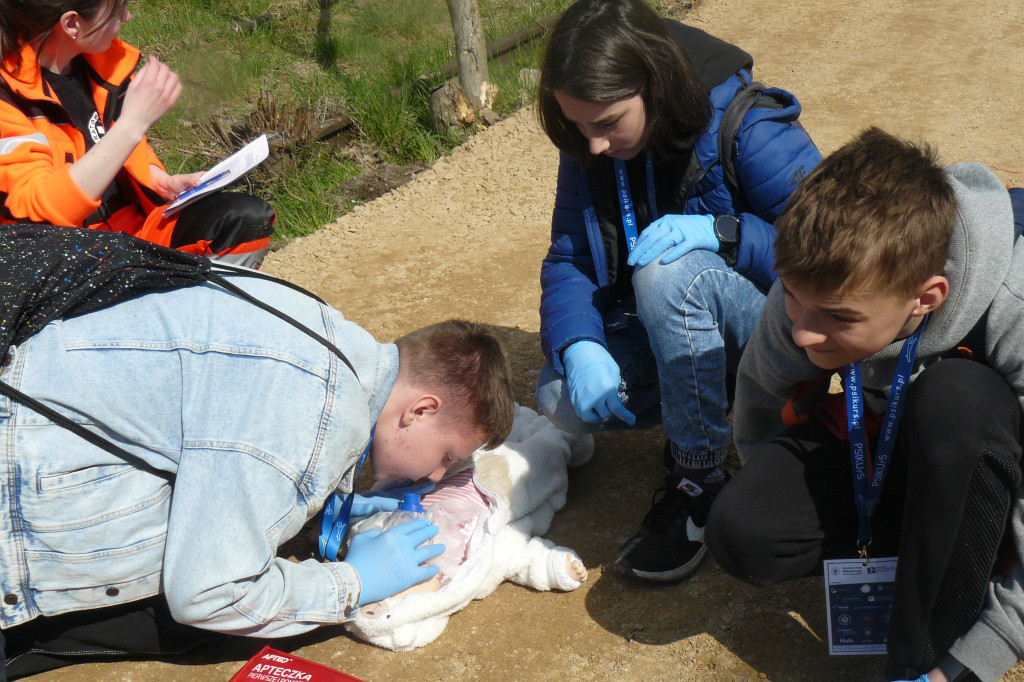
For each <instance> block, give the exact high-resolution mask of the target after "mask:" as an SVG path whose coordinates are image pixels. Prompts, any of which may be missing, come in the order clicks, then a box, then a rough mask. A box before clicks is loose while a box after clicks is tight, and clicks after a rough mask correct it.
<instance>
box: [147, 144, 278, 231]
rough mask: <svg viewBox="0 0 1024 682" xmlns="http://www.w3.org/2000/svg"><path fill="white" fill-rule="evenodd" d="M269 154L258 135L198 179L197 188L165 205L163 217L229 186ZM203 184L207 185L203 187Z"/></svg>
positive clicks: (266, 145) (267, 146)
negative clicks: (211, 179)
mask: <svg viewBox="0 0 1024 682" xmlns="http://www.w3.org/2000/svg"><path fill="white" fill-rule="evenodd" d="M269 154H270V147H269V145H268V144H267V136H266V135H260V136H259V137H257V138H256V139H255V140H253V141H252V142H250V143H249V144H247V145H245V146H244V147H242V148H241V149H239V150H238V151H237V152H235V153H234V154H232V155H231V156H229V157H228V158H226V159H224V160H223V161H221V162H220V163H218V164H217V165H216V166H214V167H213V168H211V169H210V170H208V171H206V172H205V173H203V175H202V177H200V178H199V185H198V186H196V187H194V188H192V189H190V190H185V191H184V192H182V193H181V194H179V195H178V196H177V197H176V198H175V199H174V201H172V202H171V203H169V204H167V206H166V207H165V208H164V215H165V216H166V215H174V214H175V213H177V212H178V211H180V210H181V209H183V208H185V207H186V206H188V205H189V204H191V203H192V202H193V201H195V200H196V199H199V198H201V197H204V196H206V195H207V194H209V193H210V192H216V191H217V190H219V189H221V188H222V187H226V186H228V185H230V184H231V183H232V182H234V181H235V180H237V179H238V178H240V177H242V176H243V175H245V174H246V173H248V172H249V171H250V170H252V169H253V168H255V167H256V166H258V165H260V164H261V163H262V162H263V160H264V159H266V158H267V156H268V155H269ZM218 175H220V177H217V176H218ZM210 178H214V180H213V181H212V182H210ZM203 183H209V184H205V185H204V184H203Z"/></svg>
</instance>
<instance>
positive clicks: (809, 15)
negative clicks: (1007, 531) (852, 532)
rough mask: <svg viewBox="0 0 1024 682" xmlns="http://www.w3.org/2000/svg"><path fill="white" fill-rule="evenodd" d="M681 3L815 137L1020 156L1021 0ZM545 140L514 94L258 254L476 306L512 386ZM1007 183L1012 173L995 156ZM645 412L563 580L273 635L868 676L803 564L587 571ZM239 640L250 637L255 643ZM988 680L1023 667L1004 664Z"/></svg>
mask: <svg viewBox="0 0 1024 682" xmlns="http://www.w3.org/2000/svg"><path fill="white" fill-rule="evenodd" d="M687 21H689V22H691V23H693V24H695V25H697V26H699V27H701V28H703V29H705V30H707V31H709V32H711V33H713V34H715V35H718V36H719V37H721V38H724V39H727V40H730V41H733V42H736V43H737V44H739V45H741V46H742V47H744V48H745V49H746V50H747V51H749V52H750V53H751V54H753V55H754V58H755V76H756V77H757V78H758V79H759V80H761V81H763V82H765V83H768V84H771V85H778V86H781V87H785V88H787V89H790V90H792V91H793V92H795V93H796V94H797V96H798V97H799V99H800V100H801V102H802V103H803V106H804V118H803V121H804V123H805V126H806V127H807V129H808V131H809V132H810V133H811V135H812V137H814V139H815V140H816V142H817V143H818V145H819V147H820V148H821V149H822V151H823V152H826V153H827V152H828V151H831V150H832V149H834V148H836V147H837V146H838V145H839V144H841V143H842V142H844V141H845V140H846V139H848V138H849V137H850V136H851V135H852V134H853V133H854V132H855V131H857V130H858V129H860V128H862V127H864V126H866V125H879V126H881V127H883V128H886V129H888V130H890V131H892V132H896V133H899V134H902V135H908V136H911V137H915V138H924V139H927V140H929V141H930V142H932V143H934V144H936V145H937V146H938V148H939V151H940V153H941V154H942V156H943V158H944V159H945V160H946V161H947V162H954V161H961V160H981V161H985V162H987V163H990V164H992V165H993V166H996V167H999V168H1003V169H1009V170H1010V171H1021V170H1024V106H1022V104H1021V101H1022V100H1021V93H1022V92H1024V51H1022V50H1021V49H1020V44H1021V30H1022V27H1024V4H1021V3H1019V2H1005V0H976V1H975V2H972V3H963V2H959V1H957V0H931V1H930V2H927V3H925V2H895V1H894V0H859V1H858V2H855V3H850V2H839V1H838V0H823V1H822V2H817V3H810V2H805V1H803V0H706V2H705V3H703V4H702V5H701V6H699V7H698V8H696V9H695V10H693V11H692V12H691V13H690V15H689V16H688V18H687ZM556 161H557V157H556V154H555V151H554V150H553V148H552V147H551V146H550V144H549V143H548V142H547V140H546V138H544V137H543V136H542V135H541V134H540V132H539V130H538V128H537V125H536V123H535V120H534V118H533V114H532V111H523V112H520V113H519V114H517V115H516V116H514V117H512V118H510V119H508V120H506V121H503V122H502V123H500V124H499V125H497V126H495V127H494V128H492V129H490V130H488V131H486V132H484V133H482V134H480V135H479V136H477V137H476V138H474V139H473V140H472V141H470V142H469V143H468V144H466V145H465V146H463V147H461V148H459V149H457V150H455V152H454V153H453V154H452V155H451V156H450V157H449V158H446V159H443V160H441V161H439V162H438V163H437V164H436V165H435V166H434V167H433V168H432V169H430V170H427V171H424V172H423V173H421V174H420V175H419V176H418V177H417V178H416V179H415V180H414V181H413V182H412V183H410V184H408V185H406V186H404V187H401V188H399V189H398V190H396V191H394V192H392V193H390V194H388V195H386V196H384V197H381V198H380V199H378V200H376V201H374V202H372V203H370V204H367V205H365V206H362V207H360V208H358V209H357V210H355V211H353V212H352V213H351V214H349V215H347V216H345V217H344V218H343V219H341V220H339V221H338V222H337V223H335V224H333V225H330V226H328V227H326V228H325V229H323V230H322V231H320V232H318V233H316V234H314V235H312V236H310V237H306V238H305V239H303V240H300V241H297V242H295V243H293V244H291V245H289V246H288V247H287V248H285V249H283V250H281V251H280V252H278V253H275V254H272V255H271V257H270V258H269V259H268V261H267V264H266V266H265V269H266V271H267V272H269V273H272V274H275V275H279V276H282V277H285V278H287V279H289V280H291V281H293V282H295V283H297V284H300V285H302V286H305V287H308V288H309V289H311V290H312V291H314V292H316V293H317V294H319V295H320V296H322V297H323V298H325V299H326V300H327V301H328V302H330V303H331V304H333V305H335V306H336V307H338V308H340V309H341V310H342V311H343V312H344V313H345V314H346V316H348V317H349V318H350V319H353V320H354V321H356V322H358V323H360V324H361V325H363V326H364V327H366V328H367V329H369V330H370V331H371V332H373V333H374V334H375V335H376V336H377V337H378V338H380V339H382V340H390V339H393V338H394V337H396V336H398V335H400V334H402V333H404V332H406V331H408V330H410V329H413V328H415V327H418V326H420V325H421V324H425V323H428V322H431V321H435V320H438V319H442V318H445V317H451V316H459V317H467V318H472V319H477V320H481V321H485V322H487V323H490V324H492V325H495V326H496V327H497V328H498V329H499V330H500V331H501V333H502V334H503V336H504V338H505V339H506V341H507V342H508V344H509V346H510V350H511V352H512V355H513V362H514V367H515V370H516V379H517V387H516V388H517V393H518V398H519V400H520V401H521V402H523V403H524V404H528V405H533V398H532V387H533V382H534V379H535V377H536V372H537V368H538V367H539V366H540V363H541V354H540V350H539V346H540V344H539V339H538V328H539V319H538V315H537V305H538V300H539V286H538V273H539V265H540V260H541V258H542V257H543V255H544V253H545V250H546V248H547V240H548V221H549V217H550V210H551V204H552V199H553V194H554V189H553V188H554V184H555V177H554V174H555V163H556ZM999 174H1000V177H1002V178H1003V179H1004V180H1005V181H1006V182H1007V183H1009V184H1014V185H1024V175H1021V174H1016V173H1011V172H1005V171H1000V172H999ZM661 443H662V437H661V434H660V432H658V431H657V430H654V431H651V432H647V433H641V434H631V435H611V436H605V437H601V438H599V439H598V443H597V453H596V455H595V458H594V461H593V462H591V463H590V464H589V465H587V466H586V467H584V468H582V469H580V470H578V471H576V472H574V473H573V476H572V479H571V484H570V494H569V500H568V503H567V506H566V508H565V510H563V511H562V512H560V513H559V515H557V516H556V518H555V521H554V524H553V527H552V530H551V532H550V533H549V537H551V538H552V539H553V540H555V541H556V542H558V543H559V544H564V545H567V546H570V547H573V548H575V549H577V551H579V553H580V554H581V556H582V557H583V559H584V561H585V563H586V565H587V566H588V567H589V568H590V570H591V572H590V579H589V580H588V582H587V584H585V585H584V586H583V587H582V588H580V589H579V590H577V591H576V592H574V593H571V594H558V593H536V592H531V591H528V590H526V589H522V588H519V587H516V586H513V585H510V584H504V585H502V586H500V587H499V588H498V590H497V591H496V592H495V593H494V594H492V595H491V596H490V597H488V598H487V599H485V600H483V601H480V602H476V603H474V604H471V605H470V606H469V607H468V608H466V609H464V610H463V611H462V612H460V613H458V614H456V615H455V616H453V618H452V619H451V621H450V623H449V625H448V628H447V630H446V631H445V633H444V634H443V635H442V636H441V637H440V638H439V639H438V640H437V641H435V642H434V643H433V644H431V645H429V646H428V647H426V648H424V649H421V650H418V651H414V652H410V653H406V654H393V653H390V652H386V651H382V650H379V649H376V648H373V647H370V646H367V645H364V644H361V643H359V642H356V641H354V640H352V639H350V638H348V637H346V636H345V635H344V634H342V633H341V632H340V631H339V630H337V629H330V628H325V629H323V630H321V631H320V632H319V633H318V634H316V635H315V636H311V637H307V638H304V639H300V640H292V641H289V642H279V643H278V645H279V646H281V647H283V648H287V649H288V650H291V651H294V652H295V653H296V654H298V655H300V656H305V657H307V658H311V659H313V660H317V661H320V662H323V663H325V664H327V665H331V666H334V667H337V668H339V669H342V670H345V671H347V672H349V673H352V674H354V675H357V676H359V677H361V678H363V679H365V680H368V681H370V682H376V681H378V680H441V679H445V680H448V679H452V680H469V679H477V678H482V679H519V680H532V679H551V678H556V679H557V678H560V679H566V680H577V679H579V680H610V679H625V680H727V681H729V682H733V681H735V682H740V681H742V680H757V679H770V680H780V681H785V680H824V679H829V680H869V679H878V672H879V670H880V659H879V658H875V657H845V658H844V657H840V658H829V656H828V655H827V653H826V644H825V643H824V642H823V639H824V638H825V637H826V635H825V631H824V624H825V618H824V606H823V594H822V589H823V588H822V585H821V580H820V579H807V580H804V581H801V582H798V583H794V584H790V585H786V586H783V587H781V588H776V589H771V590H759V589H755V588H752V587H749V586H746V585H743V584H740V583H738V582H736V581H733V580H731V579H729V578H727V577H725V576H724V575H723V574H722V573H721V571H720V570H719V569H718V567H717V566H715V564H714V562H712V561H708V562H706V563H705V564H704V565H703V567H702V568H701V569H700V570H699V571H698V572H697V574H696V575H695V576H694V577H693V578H691V579H689V580H687V581H684V582H683V583H681V584H677V585H670V586H663V587H654V588H652V587H648V586H644V585H639V584H637V583H634V582H630V581H627V580H625V579H624V578H622V577H620V576H618V575H617V574H615V573H613V572H611V571H609V570H605V566H606V562H609V561H610V560H611V558H612V557H613V556H614V553H615V551H616V549H617V548H618V546H619V545H620V544H621V543H622V542H623V541H624V540H625V539H626V538H627V537H628V536H629V535H630V534H631V533H632V532H633V530H634V529H635V527H636V525H637V524H638V523H639V521H640V519H641V518H642V517H643V514H644V513H645V511H646V510H647V508H648V506H649V501H650V499H649V497H650V494H651V492H652V491H653V490H654V488H655V487H657V485H658V483H659V474H658V471H657V459H658V455H659V453H660V450H661ZM254 645H255V643H254ZM250 653H251V650H247V649H246V648H245V647H237V648H236V649H233V650H231V651H228V652H226V653H224V654H222V658H221V659H219V660H220V661H221V662H204V661H194V664H193V665H189V666H173V665H166V664H158V663H144V664H109V665H85V666H78V667H76V668H73V669H71V670H70V671H68V670H65V671H60V672H57V673H51V674H48V675H40V676H37V677H36V678H34V679H38V680H92V679H100V678H102V679H124V680H177V679H181V680H193V679H210V680H226V679H228V678H229V677H230V676H231V674H232V673H233V672H234V671H235V670H236V669H237V668H238V667H239V666H240V665H241V661H242V660H244V659H245V658H247V657H248V655H250ZM1005 679H1008V680H1024V666H1018V667H1017V668H1015V669H1014V672H1012V673H1011V674H1009V675H1008V676H1007V677H1006V678H1005Z"/></svg>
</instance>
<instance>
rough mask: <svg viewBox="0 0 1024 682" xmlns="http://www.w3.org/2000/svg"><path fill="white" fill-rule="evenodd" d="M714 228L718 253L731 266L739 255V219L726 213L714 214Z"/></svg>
mask: <svg viewBox="0 0 1024 682" xmlns="http://www.w3.org/2000/svg"><path fill="white" fill-rule="evenodd" d="M714 229H715V237H717V238H718V255H719V256H721V257H722V260H724V261H725V264H726V265H728V266H729V267H730V268H731V267H732V266H734V265H736V261H737V259H738V258H739V255H740V219H739V218H737V217H736V216H734V215H728V214H726V213H723V214H722V215H716V216H715V222H714Z"/></svg>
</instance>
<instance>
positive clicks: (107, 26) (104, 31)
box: [75, 7, 132, 54]
mask: <svg viewBox="0 0 1024 682" xmlns="http://www.w3.org/2000/svg"><path fill="white" fill-rule="evenodd" d="M104 16H105V13H104V12H103V11H102V10H101V11H99V12H97V13H96V16H95V17H94V18H93V19H85V18H84V17H79V19H78V21H79V24H78V30H77V33H76V34H75V35H77V38H76V39H75V44H76V46H77V48H78V50H79V52H81V53H82V54H98V53H100V52H103V51H105V50H106V49H107V48H109V47H110V43H112V42H113V40H114V38H116V37H117V34H118V33H120V32H121V24H123V23H124V22H126V21H130V20H131V18H132V13H131V12H129V11H128V8H127V7H125V9H124V10H123V11H122V12H120V13H118V14H115V15H114V16H112V17H110V19H108V20H107V21H106V22H104V23H100V22H101V21H103V17H104Z"/></svg>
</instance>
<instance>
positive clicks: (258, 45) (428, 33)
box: [122, 0, 570, 239]
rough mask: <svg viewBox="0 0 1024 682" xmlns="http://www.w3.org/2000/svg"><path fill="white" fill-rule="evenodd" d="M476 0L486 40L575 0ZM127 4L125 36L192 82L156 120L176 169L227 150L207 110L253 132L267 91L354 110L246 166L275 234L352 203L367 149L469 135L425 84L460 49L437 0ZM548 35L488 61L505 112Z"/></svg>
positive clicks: (416, 149) (329, 110) (370, 153)
mask: <svg viewBox="0 0 1024 682" xmlns="http://www.w3.org/2000/svg"><path fill="white" fill-rule="evenodd" d="M479 3H480V10H481V15H482V17H483V21H484V29H485V34H486V39H487V41H488V43H490V42H493V41H496V40H498V39H499V38H502V37H504V36H507V35H510V34H512V33H514V32H516V31H518V30H520V29H522V28H525V27H527V26H529V25H531V24H533V23H534V22H537V21H539V20H541V19H543V18H545V17H547V16H549V15H551V14H554V13H556V12H558V11H561V10H562V9H564V8H565V7H566V6H568V4H570V0H479ZM131 10H132V14H133V15H134V19H133V20H132V21H130V22H128V23H127V24H125V26H124V28H123V29H122V37H123V38H124V39H125V40H127V41H128V42H129V43H131V44H133V45H135V46H136V47H138V48H140V49H141V50H142V51H143V53H144V54H152V55H155V56H157V57H158V58H160V59H161V60H163V61H166V62H167V63H168V64H169V65H170V66H171V67H172V68H173V69H174V70H175V71H177V72H178V73H179V75H180V76H181V77H182V79H183V81H184V83H185V92H184V94H183V95H182V98H181V100H180V101H179V103H178V105H177V106H176V107H175V108H174V109H173V110H172V111H171V112H170V113H169V114H168V115H167V116H165V117H164V118H163V119H162V120H161V121H160V122H159V123H158V124H157V125H156V126H155V127H154V129H153V130H152V131H151V134H150V139H151V141H152V142H153V144H154V146H155V147H156V148H157V151H158V153H159V154H160V156H161V159H163V161H164V163H165V164H166V165H167V166H168V169H169V170H170V171H171V172H190V171H194V170H200V169H203V168H208V167H209V166H211V165H212V163H213V162H214V161H215V160H216V159H217V158H219V157H220V156H222V155H223V154H224V153H227V152H228V151H230V150H229V147H230V146H231V145H230V144H225V143H224V141H223V140H219V138H218V137H217V136H215V135H212V134H211V121H213V120H215V119H216V120H218V121H220V122H221V127H234V128H236V129H238V128H241V129H242V130H244V131H246V132H249V131H248V130H247V129H246V128H245V126H244V122H245V121H246V117H249V116H250V115H251V114H252V112H253V110H254V106H255V103H256V102H257V101H258V100H259V99H260V98H261V97H263V96H265V95H267V94H268V93H269V94H270V95H272V96H273V97H274V98H275V100H276V101H277V102H279V103H280V105H281V108H288V107H290V109H291V110H294V109H297V108H301V107H308V108H309V110H310V111H312V112H314V114H315V117H316V118H317V122H318V123H322V122H328V121H330V120H332V119H334V118H338V117H343V116H348V117H351V119H352V121H353V124H354V125H353V126H352V128H353V129H354V130H355V131H356V135H355V137H354V138H352V139H350V138H349V137H346V138H344V140H343V141H341V142H339V140H338V139H336V138H330V139H325V140H315V139H310V138H308V137H306V138H303V139H295V140H292V141H291V142H292V144H289V146H288V148H287V152H286V156H287V159H285V160H286V161H287V162H286V163H278V164H275V165H274V167H273V168H272V169H269V170H266V171H264V172H263V173H261V174H257V175H255V176H254V177H253V178H250V181H249V183H250V187H249V189H250V191H253V192H254V193H256V194H258V195H260V196H263V197H265V198H267V199H268V200H270V201H271V202H273V203H274V206H275V208H276V209H277V211H278V214H279V220H278V234H277V237H276V238H277V239H283V238H288V237H292V236H301V235H304V234H309V233H310V232H313V231H314V230H316V229H318V228H319V227H320V226H322V225H323V224H325V223H327V222H330V221H332V220H334V219H336V218H337V217H338V216H339V215H341V213H343V212H344V211H345V210H348V209H349V208H351V206H352V205H354V204H351V202H339V201H338V200H337V196H336V195H337V191H338V187H339V186H340V185H341V184H342V183H343V182H345V181H346V180H348V179H350V178H352V177H354V176H355V175H357V174H358V173H359V172H360V170H361V168H362V167H363V166H365V165H366V163H367V159H368V158H372V159H377V160H380V161H384V162H387V163H393V164H406V163H411V162H420V163H432V162H433V161H434V160H436V159H437V158H438V156H440V155H442V154H445V153H447V152H448V151H450V150H451V148H452V147H453V146H455V145H457V144H458V143H459V142H461V139H460V138H459V136H458V135H455V134H452V133H448V134H437V133H435V132H434V131H432V130H431V124H430V110H429V105H428V95H429V91H430V90H431V89H433V88H434V87H437V86H439V85H441V84H442V83H443V82H444V80H446V78H447V77H446V76H444V75H442V74H441V69H442V67H443V66H444V64H446V63H447V62H449V61H452V60H453V59H454V33H453V30H452V26H451V19H450V17H449V15H448V8H447V4H446V3H445V2H441V0H429V1H428V0H283V1H276V2H275V1H273V0H175V1H174V2H166V0H159V1H157V0H133V2H132V5H131ZM542 46H543V39H538V40H535V41H533V42H532V43H529V44H528V45H526V46H525V47H523V48H522V49H520V50H517V51H514V52H512V53H510V54H508V55H506V56H505V57H503V58H501V59H498V60H492V61H491V62H490V63H489V71H490V78H491V82H493V83H494V84H496V85H497V86H498V99H497V102H496V103H495V105H494V108H495V110H496V111H497V112H498V113H499V114H502V115H507V114H510V113H512V112H513V111H515V110H516V109H517V108H519V107H520V106H522V104H523V102H524V94H523V93H521V92H520V89H521V85H520V84H519V70H520V69H523V68H536V67H537V63H538V61H539V58H540V50H541V49H542ZM396 89H397V94H393V91H396ZM532 98H533V93H528V94H526V95H525V99H526V100H527V101H532ZM283 122H284V123H287V119H285V120H284V121H283ZM282 127H284V126H282ZM253 132H255V131H253ZM271 132H277V133H279V134H282V135H284V136H285V137H286V138H287V137H288V134H289V131H288V130H277V131H271ZM354 148H358V151H357V152H356V151H354Z"/></svg>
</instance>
